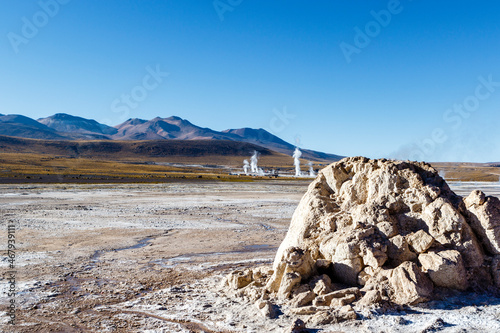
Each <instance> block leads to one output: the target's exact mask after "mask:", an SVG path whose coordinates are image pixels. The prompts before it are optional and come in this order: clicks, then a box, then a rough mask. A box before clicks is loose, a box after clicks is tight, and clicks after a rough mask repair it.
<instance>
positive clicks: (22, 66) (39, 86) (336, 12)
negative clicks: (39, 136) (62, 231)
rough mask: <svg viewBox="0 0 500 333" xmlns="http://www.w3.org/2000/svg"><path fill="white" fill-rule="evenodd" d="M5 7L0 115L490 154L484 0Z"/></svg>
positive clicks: (490, 7)
mask: <svg viewBox="0 0 500 333" xmlns="http://www.w3.org/2000/svg"><path fill="white" fill-rule="evenodd" d="M0 3H1V4H2V5H3V6H2V8H3V10H2V11H0V29H1V31H0V56H1V59H2V61H1V62H0V78H1V79H0V89H1V93H0V113H18V114H23V115H26V116H29V117H33V118H39V117H46V116H49V115H52V114H54V113H58V112H65V113H70V114H73V115H78V116H82V117H86V118H93V119H96V120H98V121H100V122H105V123H108V124H111V125H116V124H119V123H121V122H123V121H124V120H126V119H128V118H133V117H136V118H143V119H151V118H154V117H156V116H160V117H168V116H171V115H177V116H180V117H183V118H186V119H188V120H190V121H191V122H193V123H194V124H197V125H200V126H206V127H210V128H213V129H216V130H224V129H227V128H239V127H254V128H266V129H268V130H269V131H271V132H273V133H274V134H276V135H278V136H280V137H281V138H283V139H285V140H287V141H289V142H291V143H297V144H298V145H300V146H301V147H304V148H311V149H315V150H321V151H326V152H330V153H336V154H342V155H364V156H368V157H395V158H403V159H406V158H410V159H413V160H414V159H418V160H427V161H478V162H487V161H499V160H500V133H499V132H500V131H498V128H499V125H500V124H499V123H500V113H499V110H500V61H499V60H500V4H498V3H497V2H494V1H482V2H480V3H477V2H476V3H474V2H473V1H460V2H455V1H440V2H436V1H424V0H418V1H417V0H414V1H410V0H401V1H394V0H391V1H342V2H341V1H331V0H330V1H327V0H318V1H314V2H306V1H291V0H287V1H284V0H283V1H282V0H276V1H262V0H243V1H240V0H220V1H219V0H217V1H212V0H207V1H201V0H197V1H194V0H177V1H169V0H164V1H159V0H158V1H127V0H108V1H102V0H100V1H98V0H86V1H83V0H71V1H68V0H41V1H31V0H24V1H11V0H0ZM44 8H45V9H44ZM154 72H157V73H156V75H152V74H151V73H154ZM167 73H168V74H167ZM155 77H156V79H155ZM124 96H125V97H124ZM127 96H128V99H127Z"/></svg>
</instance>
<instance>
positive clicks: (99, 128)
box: [38, 113, 118, 139]
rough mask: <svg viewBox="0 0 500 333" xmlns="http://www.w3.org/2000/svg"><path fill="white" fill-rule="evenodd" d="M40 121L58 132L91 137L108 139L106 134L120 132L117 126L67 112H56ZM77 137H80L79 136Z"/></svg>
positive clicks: (39, 120)
mask: <svg viewBox="0 0 500 333" xmlns="http://www.w3.org/2000/svg"><path fill="white" fill-rule="evenodd" d="M38 122H39V123H42V124H44V125H46V126H47V127H49V128H51V129H53V130H55V131H57V132H65V133H68V134H75V133H79V134H84V135H87V136H88V137H89V138H92V137H93V138H101V139H106V138H107V137H106V135H113V134H116V133H117V132H118V130H117V129H116V128H114V127H111V126H107V125H104V124H100V123H98V122H97V121H95V120H93V119H85V118H82V117H75V116H72V115H69V114H66V113H56V114H55V115H53V116H50V117H47V118H40V119H38ZM96 134H97V135H96ZM68 136H71V135H68ZM77 138H79V137H78V136H77Z"/></svg>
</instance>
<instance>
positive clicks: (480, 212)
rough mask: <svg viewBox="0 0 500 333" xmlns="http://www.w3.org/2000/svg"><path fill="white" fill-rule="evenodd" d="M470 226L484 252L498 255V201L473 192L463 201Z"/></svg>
mask: <svg viewBox="0 0 500 333" xmlns="http://www.w3.org/2000/svg"><path fill="white" fill-rule="evenodd" d="M464 203H465V207H466V208H467V213H468V216H469V218H470V224H471V227H472V228H473V230H474V231H475V232H476V234H477V236H478V238H479V239H480V240H481V241H482V242H483V244H484V245H485V247H486V250H487V251H488V252H490V253H491V254H493V255H498V254H500V200H499V199H498V198H497V197H486V195H485V194H484V193H483V192H481V191H477V190H476V191H473V192H472V193H471V194H470V195H469V196H468V197H467V198H465V199H464Z"/></svg>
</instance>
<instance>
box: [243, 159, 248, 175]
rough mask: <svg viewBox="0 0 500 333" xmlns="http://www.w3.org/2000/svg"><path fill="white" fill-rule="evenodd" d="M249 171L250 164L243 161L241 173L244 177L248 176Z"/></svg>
mask: <svg viewBox="0 0 500 333" xmlns="http://www.w3.org/2000/svg"><path fill="white" fill-rule="evenodd" d="M249 170H250V163H248V160H244V161H243V172H244V173H245V175H247V176H248V171H249Z"/></svg>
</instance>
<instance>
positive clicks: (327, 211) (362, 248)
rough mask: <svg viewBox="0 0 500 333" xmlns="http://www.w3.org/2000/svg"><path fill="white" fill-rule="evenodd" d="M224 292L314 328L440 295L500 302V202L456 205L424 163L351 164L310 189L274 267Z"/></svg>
mask: <svg viewBox="0 0 500 333" xmlns="http://www.w3.org/2000/svg"><path fill="white" fill-rule="evenodd" d="M224 285H225V287H226V289H228V290H232V295H234V296H239V297H244V298H246V299H248V300H249V301H252V302H255V305H256V306H257V307H258V308H259V309H261V311H262V312H263V313H264V314H265V315H267V316H269V317H273V316H275V315H276V313H275V310H276V308H277V307H276V305H275V304H279V305H280V306H281V310H282V311H284V312H285V313H287V314H289V315H299V316H300V315H309V316H307V318H306V319H307V320H308V321H309V323H311V324H313V325H315V324H325V323H330V322H336V321H341V320H347V319H354V318H356V312H355V311H356V310H358V309H361V308H363V307H370V306H372V305H377V306H382V305H385V306H387V305H406V304H415V303H419V302H425V301H428V300H431V299H432V298H433V296H434V295H435V294H436V292H438V291H439V290H442V288H447V289H457V290H466V289H474V290H490V291H494V292H498V290H499V288H500V201H499V200H498V198H496V197H486V196H485V195H484V193H482V192H480V191H474V192H472V193H471V194H470V195H469V196H468V197H467V198H465V199H463V198H462V197H460V196H457V195H456V194H455V193H453V192H452V191H451V190H450V188H449V187H448V185H447V184H446V182H445V181H444V180H443V179H442V178H441V177H440V176H439V174H438V172H437V171H436V170H435V169H433V168H432V167H431V166H430V165H429V164H426V163H417V162H402V161H389V160H385V159H382V160H369V159H367V158H363V157H354V158H346V159H343V160H341V161H339V162H336V163H333V164H331V165H329V166H328V167H326V168H325V169H323V170H321V172H320V173H319V174H318V176H317V178H316V179H315V180H314V181H313V182H312V183H311V184H310V186H309V189H308V191H307V192H306V194H305V195H304V197H303V198H302V200H301V202H300V204H299V206H298V207H297V209H296V211H295V213H294V215H293V217H292V221H291V224H290V228H289V230H288V233H287V235H286V237H285V239H284V240H283V242H282V243H281V246H280V248H279V250H278V252H277V254H276V258H275V260H274V264H273V267H272V268H270V267H268V268H265V267H260V268H257V269H253V270H245V271H236V272H233V273H231V274H229V276H228V277H227V278H226V279H225V281H224ZM297 325H298V324H297V323H296V326H297ZM298 326H300V327H302V326H301V325H298Z"/></svg>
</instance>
